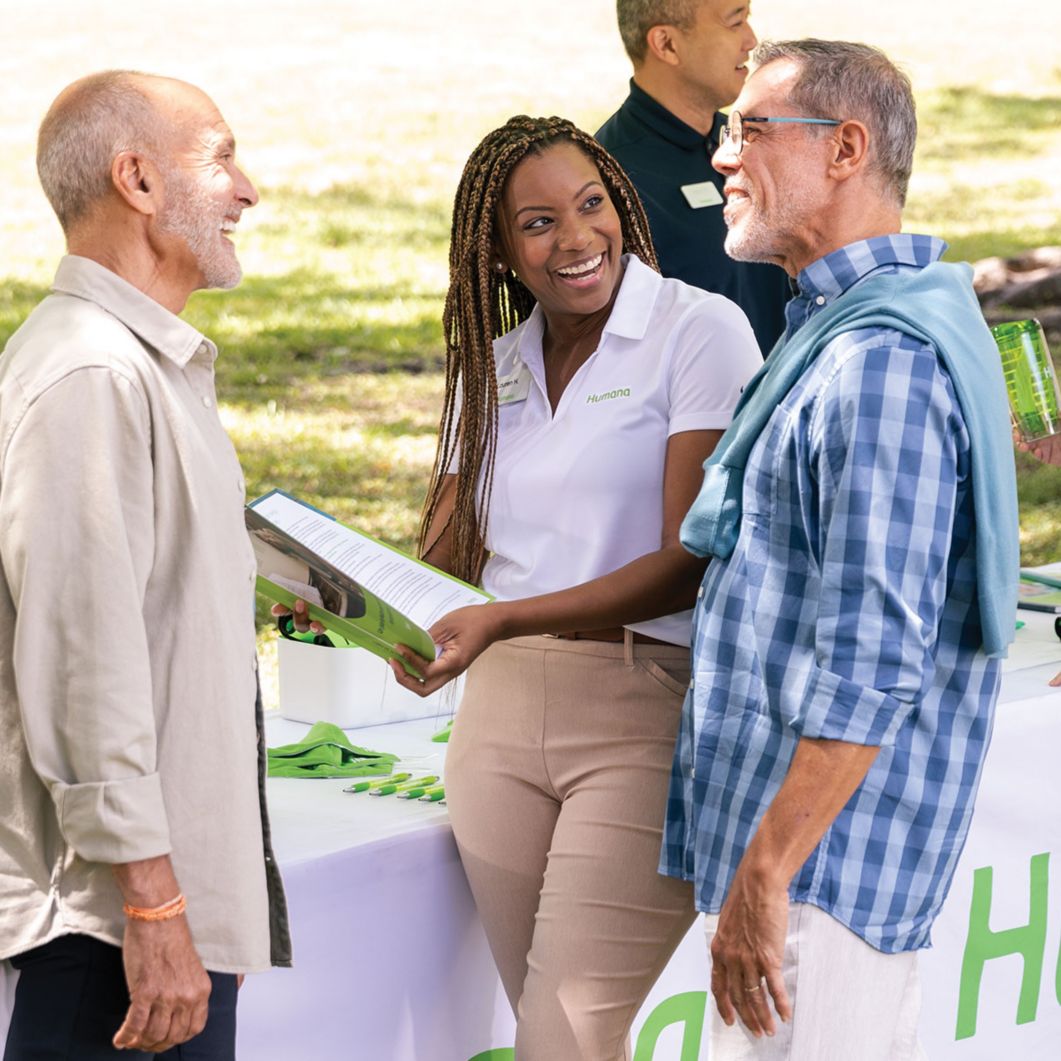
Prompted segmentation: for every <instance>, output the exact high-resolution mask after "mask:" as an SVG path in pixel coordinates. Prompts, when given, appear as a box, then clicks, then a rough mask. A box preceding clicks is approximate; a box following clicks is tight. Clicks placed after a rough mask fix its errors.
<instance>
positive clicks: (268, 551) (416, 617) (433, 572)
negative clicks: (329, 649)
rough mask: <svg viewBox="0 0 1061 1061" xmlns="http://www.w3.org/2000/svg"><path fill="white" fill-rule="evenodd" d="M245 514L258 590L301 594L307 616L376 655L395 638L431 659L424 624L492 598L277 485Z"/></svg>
mask: <svg viewBox="0 0 1061 1061" xmlns="http://www.w3.org/2000/svg"><path fill="white" fill-rule="evenodd" d="M245 516H246V523H247V530H248V531H249V532H250V536H251V544H252V545H253V546H254V555H255V558H256V560H257V562H258V579H257V590H258V592H259V593H261V594H262V595H263V596H264V597H268V598H269V600H272V601H276V602H277V603H279V604H285V605H287V606H288V607H292V606H293V605H294V603H295V601H296V600H299V599H300V600H304V601H305V602H306V604H307V606H308V610H309V615H310V618H311V619H316V620H317V621H318V622H320V623H322V624H323V625H324V626H325V628H327V629H328V630H332V631H335V632H336V633H338V634H340V635H341V636H342V637H344V638H346V640H347V641H350V642H351V643H352V644H354V645H358V646H360V647H361V648H366V649H368V650H369V651H370V652H374V653H375V654H376V655H377V656H381V657H382V658H383V659H398V660H401V657H400V656H399V655H398V654H397V652H395V649H394V646H395V645H408V646H409V648H411V649H413V651H414V652H417V653H419V654H420V655H421V656H423V657H424V658H425V659H434V658H435V646H434V645H433V644H432V642H431V638H430V637H429V636H428V634H427V630H428V629H429V628H430V627H431V626H432V625H433V624H434V623H435V622H436V621H437V620H439V619H441V618H442V616H443V615H445V614H447V613H448V612H451V611H453V610H454V609H455V608H463V607H465V606H467V605H470V604H486V603H487V602H488V601H490V600H492V599H493V598H491V596H490V595H489V594H488V593H484V592H483V591H482V590H481V589H477V588H476V587H475V586H471V585H469V584H468V583H467V582H462V581H460V579H456V578H453V576H452V575H448V574H446V573H445V572H444V571H439V570H438V569H437V568H434V567H432V566H431V565H430V564H425V563H423V562H421V561H420V560H416V559H414V558H413V557H411V556H409V555H408V554H406V553H403V552H401V551H400V550H398V549H395V548H393V546H390V545H387V544H385V543H384V542H381V541H378V540H377V539H375V538H373V537H370V536H369V535H367V534H362V533H361V532H360V531H357V530H354V529H353V528H352V527H347V526H344V525H343V524H342V523H339V522H338V521H337V520H336V519H334V518H333V517H332V516H329V515H327V514H326V513H324V512H321V511H320V510H319V509H316V508H314V507H313V506H312V505H307V504H306V503H305V502H304V501H299V500H298V499H297V498H294V497H292V496H291V495H290V494H286V493H284V492H283V491H282V490H273V491H271V492H270V493H268V494H265V495H263V496H262V497H259V498H258V499H257V500H255V501H252V502H251V503H250V504H249V505H247V507H246V510H245ZM403 666H405V664H404V662H403ZM405 669H406V670H408V671H410V673H411V668H409V667H408V666H405Z"/></svg>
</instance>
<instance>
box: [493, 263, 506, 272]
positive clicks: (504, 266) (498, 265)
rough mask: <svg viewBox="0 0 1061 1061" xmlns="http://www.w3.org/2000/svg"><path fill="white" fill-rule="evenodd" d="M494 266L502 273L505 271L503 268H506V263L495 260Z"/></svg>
mask: <svg viewBox="0 0 1061 1061" xmlns="http://www.w3.org/2000/svg"><path fill="white" fill-rule="evenodd" d="M494 268H495V269H496V270H497V271H498V272H499V273H503V272H504V271H505V270H506V269H507V268H508V266H507V265H505V263H504V262H495V263H494Z"/></svg>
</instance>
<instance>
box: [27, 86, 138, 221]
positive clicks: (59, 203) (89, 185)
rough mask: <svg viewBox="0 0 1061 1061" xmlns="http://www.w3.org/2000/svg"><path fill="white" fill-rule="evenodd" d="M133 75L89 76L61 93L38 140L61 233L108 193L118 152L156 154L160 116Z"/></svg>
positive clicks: (46, 186) (48, 193)
mask: <svg viewBox="0 0 1061 1061" xmlns="http://www.w3.org/2000/svg"><path fill="white" fill-rule="evenodd" d="M146 77H147V75H145V74H140V73H137V72H136V71H133V70H105V71H103V72H102V73H99V74H90V75H89V76H88V77H85V78H82V79H81V80H80V81H77V82H75V83H74V84H73V85H71V86H70V87H69V88H67V89H66V90H65V91H63V92H62V93H61V94H60V95H59V97H58V98H57V99H56V101H55V102H54V103H53V104H52V105H51V108H50V109H49V110H48V113H47V114H46V115H45V116H44V121H43V122H41V127H40V132H39V133H38V134H37V173H38V175H39V176H40V181H41V187H43V188H44V194H45V195H46V196H47V197H48V202H50V203H51V204H52V209H53V210H54V211H55V213H56V216H57V217H58V218H59V224H60V225H62V227H63V231H64V232H69V229H70V226H71V225H72V224H73V223H75V222H76V221H78V220H79V219H80V218H82V217H84V216H85V215H86V214H87V213H88V211H89V209H90V208H91V207H92V204H93V203H95V202H96V201H98V200H99V199H102V198H103V196H104V195H106V193H107V192H108V190H109V189H110V187H111V164H112V163H113V161H114V159H115V156H116V155H118V154H120V153H121V152H122V151H144V152H149V153H152V154H155V153H156V148H157V143H158V130H157V126H158V111H157V110H156V108H155V106H154V103H153V102H152V100H151V97H150V95H149V94H148V92H147V91H146V90H145V88H144V81H145V79H146Z"/></svg>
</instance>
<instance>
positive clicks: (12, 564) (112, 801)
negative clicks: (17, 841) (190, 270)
mask: <svg viewBox="0 0 1061 1061" xmlns="http://www.w3.org/2000/svg"><path fill="white" fill-rule="evenodd" d="M2 441H3V445H4V448H3V450H2V452H0V461H2V464H0V560H2V562H3V566H4V572H5V575H6V578H7V582H8V586H9V588H10V592H11V595H12V600H13V603H14V606H15V614H16V628H15V633H14V657H13V668H14V678H15V685H16V688H17V690H18V700H19V709H20V712H21V719H22V724H23V729H24V733H25V740H26V744H27V750H28V754H29V758H30V761H31V763H32V765H33V768H34V770H35V771H36V773H37V774H38V776H39V777H40V779H41V781H42V783H43V784H44V785H45V786H46V788H47V790H48V792H49V793H50V795H51V797H52V799H53V800H54V802H55V805H56V810H57V815H58V820H59V825H60V828H61V830H62V833H63V836H64V838H65V840H66V842H67V843H68V844H70V846H71V847H72V848H73V849H74V850H75V851H76V852H77V854H78V855H80V856H81V857H82V858H84V859H86V860H88V861H93V862H105V863H118V862H129V861H135V860H138V859H144V858H152V857H155V856H158V855H162V854H166V853H168V852H169V850H170V838H169V828H168V824H167V819H166V809H165V806H164V802H163V797H162V788H161V784H160V781H159V776H158V773H157V772H156V749H157V745H156V719H155V715H154V708H153V703H152V685H151V682H152V676H151V666H150V662H149V654H148V642H147V632H146V629H145V624H144V619H143V602H144V594H145V589H146V587H147V584H148V580H149V578H150V575H151V566H152V556H153V551H154V520H155V511H154V507H155V502H154V490H153V469H152V459H151V424H150V418H149V413H148V405H147V402H146V400H145V398H144V396H143V394H142V392H141V391H140V389H139V387H138V385H137V383H136V382H135V380H133V379H132V378H129V377H127V376H126V375H125V374H124V373H122V372H121V371H118V370H116V369H113V368H108V367H82V368H77V369H75V370H73V371H71V372H69V373H68V374H66V375H65V376H63V377H62V378H61V379H58V380H56V381H55V382H53V383H52V384H51V385H50V386H49V387H47V389H45V390H44V392H43V393H41V394H39V395H38V396H36V397H35V398H34V400H33V401H32V403H30V404H29V405H28V407H27V409H26V410H25V412H24V413H23V415H22V416H21V417H20V418H18V420H17V422H16V424H15V427H14V429H13V431H12V432H11V434H10V436H9V438H7V439H5V440H2ZM163 636H164V635H163Z"/></svg>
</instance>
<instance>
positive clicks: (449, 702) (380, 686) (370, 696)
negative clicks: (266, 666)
mask: <svg viewBox="0 0 1061 1061" xmlns="http://www.w3.org/2000/svg"><path fill="white" fill-rule="evenodd" d="M277 653H278V660H277V663H278V667H279V671H280V714H282V715H283V716H284V718H290V719H292V720H293V721H295V722H310V723H312V722H331V723H333V724H334V725H336V726H339V728H340V729H359V728H361V727H362V726H379V725H383V724H385V723H388V722H407V721H408V720H410V719H414V718H432V717H434V716H436V715H438V716H441V715H446V716H448V715H449V714H450V713H452V711H453V710H454V709H455V708H456V706H457V703H458V702H459V697H460V689H459V688H457V687H456V686H459V685H460V684H461V679H458V680H457V682H451V683H450V684H449V685H447V686H445V687H444V688H442V689H439V690H438V691H437V692H434V693H432V694H431V695H430V696H426V697H421V696H417V695H416V693H411V692H409V690H408V689H403V688H402V687H401V686H400V685H399V684H398V683H397V682H396V681H395V680H394V675H393V674H392V673H391V669H390V667H389V666H387V663H386V661H385V660H382V659H380V658H379V656H375V655H373V654H372V653H371V652H369V651H367V650H366V649H363V648H324V647H322V646H320V645H312V644H306V643H304V642H302V641H290V640H288V639H286V638H280V640H279V641H278V642H277Z"/></svg>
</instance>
